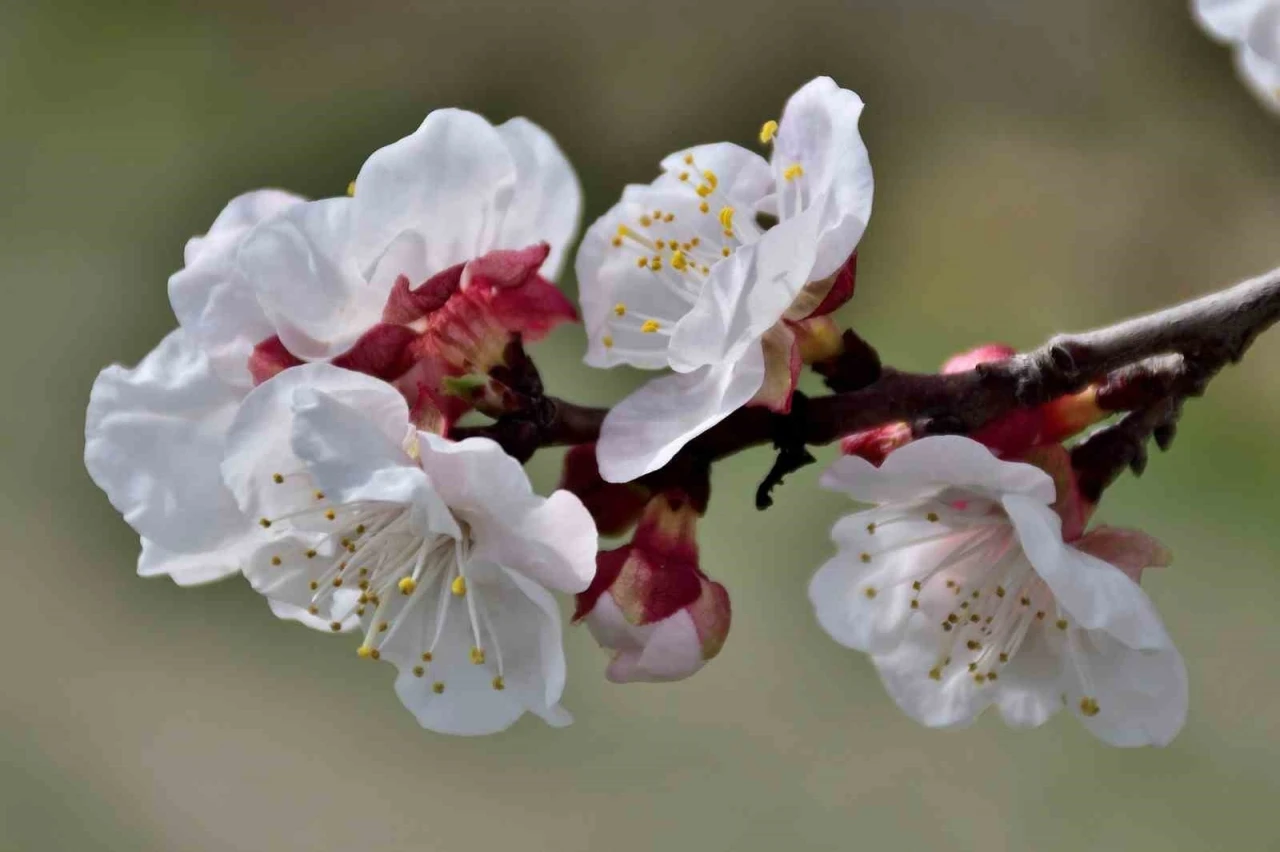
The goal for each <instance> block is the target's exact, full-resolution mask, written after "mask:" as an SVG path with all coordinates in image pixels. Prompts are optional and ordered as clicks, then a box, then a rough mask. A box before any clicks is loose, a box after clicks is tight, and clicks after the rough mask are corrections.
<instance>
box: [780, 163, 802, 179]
mask: <svg viewBox="0 0 1280 852" xmlns="http://www.w3.org/2000/svg"><path fill="white" fill-rule="evenodd" d="M803 174H804V166H802V165H800V164H799V163H792V164H791V165H789V166H787V168H786V169H785V170H784V171H783V172H782V176H783V178H785V179H786V180H795V179H796V178H798V177H800V176H802V175H803Z"/></svg>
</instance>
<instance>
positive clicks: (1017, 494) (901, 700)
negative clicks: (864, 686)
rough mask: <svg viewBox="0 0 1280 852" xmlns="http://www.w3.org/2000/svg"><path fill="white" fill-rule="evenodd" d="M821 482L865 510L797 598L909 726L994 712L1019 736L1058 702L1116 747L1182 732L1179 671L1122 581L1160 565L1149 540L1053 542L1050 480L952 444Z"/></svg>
mask: <svg viewBox="0 0 1280 852" xmlns="http://www.w3.org/2000/svg"><path fill="white" fill-rule="evenodd" d="M823 485H824V486H825V487H827V488H830V489H833V490H838V491H843V492H845V493H847V494H849V495H850V496H852V497H853V498H854V499H855V500H858V501H859V502H865V503H875V504H878V505H877V508H875V509H872V510H870V511H866V512H859V513H857V514H854V515H850V516H849V517H846V518H844V519H843V520H841V521H839V522H838V523H837V524H836V525H835V528H834V529H833V530H832V538H833V539H834V540H835V542H836V546H837V548H838V553H837V555H836V556H835V557H834V558H833V559H831V560H830V561H829V562H828V563H827V564H826V565H824V566H823V567H822V568H821V569H820V570H819V571H818V573H817V574H816V575H815V576H814V578H813V582H812V584H811V585H810V588H809V595H810V598H811V600H812V602H813V605H814V608H815V610H816V612H817V616H818V621H819V623H820V624H821V625H822V627H823V629H824V630H826V631H827V633H829V634H830V635H831V637H832V638H833V639H835V640H836V641H837V642H839V643H841V644H842V645H846V646H848V647H850V648H854V649H857V650H860V651H865V652H866V653H868V654H870V655H871V659H872V662H874V663H875V666H876V668H877V670H878V671H879V673H880V678H881V680H882V681H883V682H884V685H885V688H886V689H887V690H888V691H889V694H890V696H892V698H893V699H894V701H895V702H897V704H898V706H899V707H901V708H902V709H903V710H904V711H905V712H906V713H907V714H908V715H909V716H911V717H912V718H913V719H915V720H917V721H918V722H921V723H922V724H925V725H928V726H930V727H939V728H945V727H956V726H962V725H965V724H968V723H970V722H972V721H973V720H974V719H976V718H977V716H978V715H979V714H980V713H981V712H982V711H983V710H984V709H985V708H987V707H988V706H991V705H993V704H994V705H995V706H997V707H998V708H999V710H1000V715H1001V716H1002V717H1003V718H1004V720H1005V721H1006V722H1007V723H1008V724H1010V725H1015V726H1024V727H1033V726H1038V725H1041V724H1043V723H1044V722H1045V721H1047V720H1048V719H1049V718H1050V717H1052V716H1053V715H1054V714H1055V713H1056V712H1057V711H1058V710H1060V709H1061V708H1062V707H1064V706H1065V707H1068V708H1070V709H1071V710H1072V711H1073V712H1074V713H1075V714H1076V715H1077V716H1079V718H1080V719H1081V720H1082V721H1083V723H1084V724H1085V726H1086V727H1088V728H1089V730H1090V731H1091V732H1093V734H1094V735H1095V736H1097V737H1098V738H1100V739H1102V740H1103V741H1105V742H1107V743H1110V744H1112V745H1119V746H1139V745H1164V744H1166V743H1168V742H1169V741H1170V740H1172V739H1173V737H1174V735H1176V734H1177V732H1178V731H1179V729H1181V727H1182V724H1183V722H1184V721H1185V720H1186V714H1187V674H1186V669H1185V667H1184V665H1183V662H1182V657H1181V656H1180V655H1179V654H1178V651H1177V649H1176V648H1174V646H1173V641H1172V640H1171V639H1170V638H1169V635H1168V634H1167V633H1166V632H1165V629H1164V626H1163V625H1162V624H1161V622H1160V617H1159V615H1157V613H1156V611H1155V608H1154V606H1153V605H1152V603H1151V601H1150V599H1149V598H1148V597H1147V595H1146V593H1144V592H1143V591H1142V589H1141V588H1140V587H1139V586H1138V584H1137V582H1135V580H1136V578H1137V575H1138V574H1139V573H1140V570H1141V568H1143V567H1146V566H1150V565H1156V564H1163V563H1165V562H1167V557H1168V555H1167V552H1165V551H1164V550H1163V548H1161V547H1160V546H1159V545H1158V543H1156V542H1154V540H1153V539H1151V538H1149V537H1147V536H1145V535H1143V534H1141V533H1138V532H1136V531H1122V530H1114V529H1110V528H1105V527H1103V528H1098V529H1096V530H1094V531H1093V532H1091V533H1087V534H1085V535H1084V536H1082V537H1080V538H1078V539H1076V540H1075V541H1073V542H1072V543H1070V544H1068V543H1066V542H1064V541H1063V537H1062V520H1061V518H1059V516H1058V514H1057V513H1056V512H1055V511H1054V509H1053V508H1052V506H1051V504H1053V503H1054V500H1055V488H1054V481H1053V480H1052V479H1051V478H1050V477H1049V475H1048V474H1047V473H1045V472H1044V471H1043V470H1041V469H1040V468H1038V467H1033V466H1032V465H1029V464H1022V463H1017V462H1006V461H1001V460H1000V459H998V458H996V457H995V456H994V455H992V453H991V451H990V450H988V449H987V448H986V447H984V446H982V445H981V444H979V443H978V442H976V441H972V440H970V439H968V438H962V437H958V436H939V437H930V438H922V439H920V440H918V441H915V442H914V443H911V444H908V445H906V446H905V447H902V448H901V449H898V450H895V451H894V452H892V453H890V454H889V456H888V457H887V458H886V459H885V461H884V463H883V464H882V465H881V466H880V467H879V468H877V467H875V466H874V465H872V464H871V463H870V462H867V461H865V460H864V459H861V458H857V457H853V456H849V457H845V458H842V459H840V460H839V461H838V462H836V464H835V465H834V466H833V467H832V468H831V469H830V470H829V471H828V472H827V474H826V475H825V476H824V478H823ZM1095 554H1096V555H1095ZM1099 557H1105V560H1106V561H1104V559H1103V558H1099Z"/></svg>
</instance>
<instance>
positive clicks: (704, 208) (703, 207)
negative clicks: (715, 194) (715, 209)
mask: <svg viewBox="0 0 1280 852" xmlns="http://www.w3.org/2000/svg"><path fill="white" fill-rule="evenodd" d="M698 211H699V212H700V213H709V212H711V205H710V204H708V203H707V202H705V201H704V202H702V203H701V204H699V205H698Z"/></svg>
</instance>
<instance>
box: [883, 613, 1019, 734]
mask: <svg viewBox="0 0 1280 852" xmlns="http://www.w3.org/2000/svg"><path fill="white" fill-rule="evenodd" d="M945 655H946V649H945V648H940V647H939V646H938V632H937V631H936V630H934V629H933V628H932V626H931V625H929V624H927V623H926V622H925V621H924V620H923V619H913V620H912V621H911V622H910V624H909V625H908V628H907V630H906V633H905V634H904V637H903V641H902V642H901V643H900V644H899V645H898V646H897V648H896V649H894V650H893V651H892V652H890V653H887V654H879V655H875V656H872V658H871V661H872V662H873V663H875V666H876V670H877V671H878V672H879V673H880V680H881V682H882V683H884V687H885V690H886V691H887V692H888V693H889V697H890V698H892V699H893V700H894V703H896V704H897V705H898V707H899V708H901V709H902V711H903V712H904V713H906V714H907V715H908V716H910V717H911V718H912V719H915V720H916V721H917V722H919V723H920V724H922V725H927V726H929V727H931V728H952V727H962V726H964V725H968V724H970V723H972V722H973V720H974V719H976V718H977V717H978V714H980V713H981V712H982V711H983V710H984V709H986V708H987V706H988V705H990V704H991V702H992V701H994V700H995V696H996V692H995V690H994V689H993V688H992V685H991V684H989V683H988V684H983V685H979V684H977V683H975V682H974V680H973V676H972V675H971V674H970V673H969V672H968V670H967V669H966V668H965V667H964V666H961V665H958V664H957V663H954V662H953V663H952V664H951V665H949V666H947V667H946V668H945V669H944V670H943V671H942V677H941V679H940V680H934V679H933V678H931V677H929V672H930V671H931V670H932V669H933V668H934V667H935V666H939V665H940V663H941V661H942V659H943V658H944V657H945Z"/></svg>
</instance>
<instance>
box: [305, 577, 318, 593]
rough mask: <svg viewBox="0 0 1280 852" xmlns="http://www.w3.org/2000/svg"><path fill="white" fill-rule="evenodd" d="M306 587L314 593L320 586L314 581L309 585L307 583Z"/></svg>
mask: <svg viewBox="0 0 1280 852" xmlns="http://www.w3.org/2000/svg"><path fill="white" fill-rule="evenodd" d="M307 585H308V586H310V587H311V591H313V592H314V591H315V590H316V589H318V588H320V584H319V583H318V582H316V581H315V580H312V581H311V582H310V583H307Z"/></svg>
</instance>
